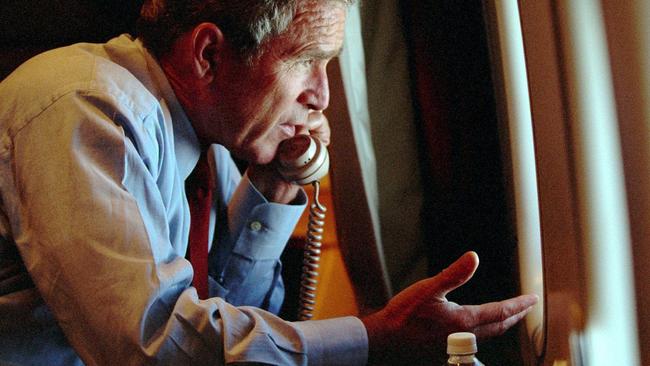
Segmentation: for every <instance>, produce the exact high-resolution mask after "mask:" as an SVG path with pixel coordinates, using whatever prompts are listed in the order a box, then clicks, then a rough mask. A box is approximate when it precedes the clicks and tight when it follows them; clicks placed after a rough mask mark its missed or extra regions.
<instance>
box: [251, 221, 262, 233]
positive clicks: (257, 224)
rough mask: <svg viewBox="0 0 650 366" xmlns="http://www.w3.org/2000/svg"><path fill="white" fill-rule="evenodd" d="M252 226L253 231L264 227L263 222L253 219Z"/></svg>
mask: <svg viewBox="0 0 650 366" xmlns="http://www.w3.org/2000/svg"><path fill="white" fill-rule="evenodd" d="M250 228H251V230H253V231H260V229H261V228H262V223H261V222H259V221H251V224H250Z"/></svg>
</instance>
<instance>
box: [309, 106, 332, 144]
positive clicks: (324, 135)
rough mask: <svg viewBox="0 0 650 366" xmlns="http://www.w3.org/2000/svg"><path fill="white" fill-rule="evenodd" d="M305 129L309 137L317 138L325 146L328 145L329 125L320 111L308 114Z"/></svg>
mask: <svg viewBox="0 0 650 366" xmlns="http://www.w3.org/2000/svg"><path fill="white" fill-rule="evenodd" d="M306 128H307V130H308V132H309V134H310V135H312V136H314V137H317V138H318V139H319V140H321V142H323V144H325V146H327V145H329V143H330V134H331V131H330V125H329V121H328V120H327V117H325V115H324V114H323V112H322V111H311V112H309V115H308V117H307V125H306Z"/></svg>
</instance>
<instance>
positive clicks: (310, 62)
mask: <svg viewBox="0 0 650 366" xmlns="http://www.w3.org/2000/svg"><path fill="white" fill-rule="evenodd" d="M315 62H316V60H314V59H313V58H306V59H302V60H300V61H299V62H298V63H299V64H300V66H305V67H308V66H312V65H313V64H314V63H315Z"/></svg>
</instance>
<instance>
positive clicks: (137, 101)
mask: <svg viewBox="0 0 650 366" xmlns="http://www.w3.org/2000/svg"><path fill="white" fill-rule="evenodd" d="M120 38H124V36H122V37H120ZM116 44H117V49H118V50H119V52H118V53H117V54H115V52H116V51H115V50H116ZM143 64H144V65H146V61H145V59H144V56H143V55H142V54H141V52H140V51H139V49H138V48H137V47H135V46H134V47H132V48H128V39H118V41H115V40H112V41H111V42H109V43H106V44H94V43H78V44H74V45H70V46H66V47H61V48H57V49H53V50H50V51H47V52H44V53H42V54H39V55H37V56H35V57H33V58H31V59H30V60H28V61H26V62H25V63H24V64H22V65H21V66H20V67H18V68H17V69H16V70H15V71H14V72H13V73H11V74H10V75H9V76H8V77H7V78H6V79H5V80H4V81H3V82H2V83H0V96H1V97H2V99H3V100H4V101H5V102H8V103H12V105H13V106H14V107H15V106H20V105H21V104H23V103H29V104H30V105H31V106H32V108H30V109H43V108H45V107H46V106H47V105H49V104H51V103H52V102H54V101H56V100H57V99H58V98H60V97H63V96H65V95H69V94H75V95H81V96H83V95H95V96H100V97H105V98H108V99H112V100H113V101H114V102H116V103H117V104H119V105H122V106H125V107H126V108H129V109H131V110H132V112H133V113H135V114H136V115H141V114H143V113H147V112H150V111H151V108H152V102H154V103H155V102H157V98H156V97H155V96H153V95H152V94H151V92H150V91H149V89H147V87H146V86H145V85H144V84H143V81H141V80H140V78H141V77H142V75H137V72H135V73H134V72H133V70H132V69H134V68H135V69H137V70H141V69H143V66H142V65H143ZM145 68H146V67H145ZM139 77H140V78H139ZM34 107H35V108H34ZM1 108H2V106H0V110H1ZM12 109H13V108H12Z"/></svg>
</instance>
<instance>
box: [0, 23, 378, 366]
mask: <svg viewBox="0 0 650 366" xmlns="http://www.w3.org/2000/svg"><path fill="white" fill-rule="evenodd" d="M198 157H199V147H198V141H197V138H196V135H195V134H194V131H193V129H192V127H191V124H190V123H189V121H188V119H187V117H186V115H185V113H184V112H183V110H182V108H181V106H180V104H179V103H178V101H177V99H176V97H175V96H174V93H173V91H172V89H171V87H170V86H169V84H168V82H167V79H166V78H165V75H164V73H163V72H162V70H161V68H160V67H159V65H158V64H157V62H156V60H155V59H154V58H153V57H152V56H151V55H150V54H149V53H148V52H147V50H146V49H144V48H143V46H142V44H141V42H140V41H139V40H133V39H132V38H131V37H130V36H128V35H123V36H120V37H118V38H115V39H113V40H111V41H110V42H108V43H106V44H87V43H86V44H77V45H73V46H69V47H65V48H60V49H56V50H53V51H49V52H46V53H44V54H42V55H39V56H37V57H35V58H33V59H31V60H29V61H28V62H26V63H25V64H23V65H22V66H21V67H20V68H18V69H17V70H16V71H15V72H14V73H13V74H11V75H10V76H9V77H8V78H7V79H5V80H4V81H3V82H2V83H0V364H19V365H22V364H27V365H74V364H82V361H81V360H83V363H85V364H88V365H107V364H112V365H141V364H161V365H190V364H211V365H219V364H224V363H231V362H244V363H256V362H257V363H265V364H275V365H307V364H309V365H363V364H365V362H366V358H367V336H366V332H365V328H364V327H363V324H362V323H361V322H360V320H359V319H357V318H355V317H345V318H338V319H329V320H319V321H307V322H287V321H284V320H281V319H279V318H278V317H276V316H275V315H273V313H275V312H277V311H278V310H279V307H280V305H281V303H282V299H283V295H284V294H283V286H282V279H281V277H280V269H281V265H280V261H279V257H280V254H281V252H282V250H283V249H284V245H285V243H286V241H287V239H288V238H289V236H290V235H291V232H292V229H293V227H294V226H295V224H296V222H297V220H298V218H299V216H300V214H301V212H302V211H303V209H304V206H305V204H306V198H305V196H304V193H301V194H300V196H299V197H298V198H297V200H296V202H294V204H292V205H282V204H277V203H271V202H268V201H267V200H266V199H265V198H264V197H263V196H262V195H261V194H260V193H259V192H258V191H257V190H256V189H255V187H254V186H253V185H252V184H251V183H250V181H249V180H248V179H247V177H246V176H244V177H241V175H240V174H239V171H238V170H237V168H236V167H235V165H234V163H233V161H232V159H231V157H230V154H229V152H228V151H227V150H226V149H225V148H224V147H222V146H218V145H213V146H212V147H211V148H210V157H211V159H210V165H211V168H212V172H213V174H215V182H216V183H215V187H214V194H213V197H214V204H213V208H212V212H211V231H210V238H211V240H210V243H211V249H210V258H209V260H210V268H209V272H210V275H211V278H210V283H209V287H210V295H211V296H212V297H211V298H209V299H207V300H199V299H198V298H197V295H196V291H195V289H194V288H193V287H191V285H190V283H191V279H192V275H193V273H192V267H191V265H190V263H189V262H188V261H187V260H186V259H185V258H184V257H185V253H186V250H187V238H188V232H189V221H190V217H189V209H188V205H187V200H186V199H185V192H184V180H185V178H186V177H187V176H188V175H189V173H190V172H191V171H192V169H193V168H194V166H195V164H196V162H197V161H198ZM215 232H216V233H215ZM262 309H265V310H262Z"/></svg>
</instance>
